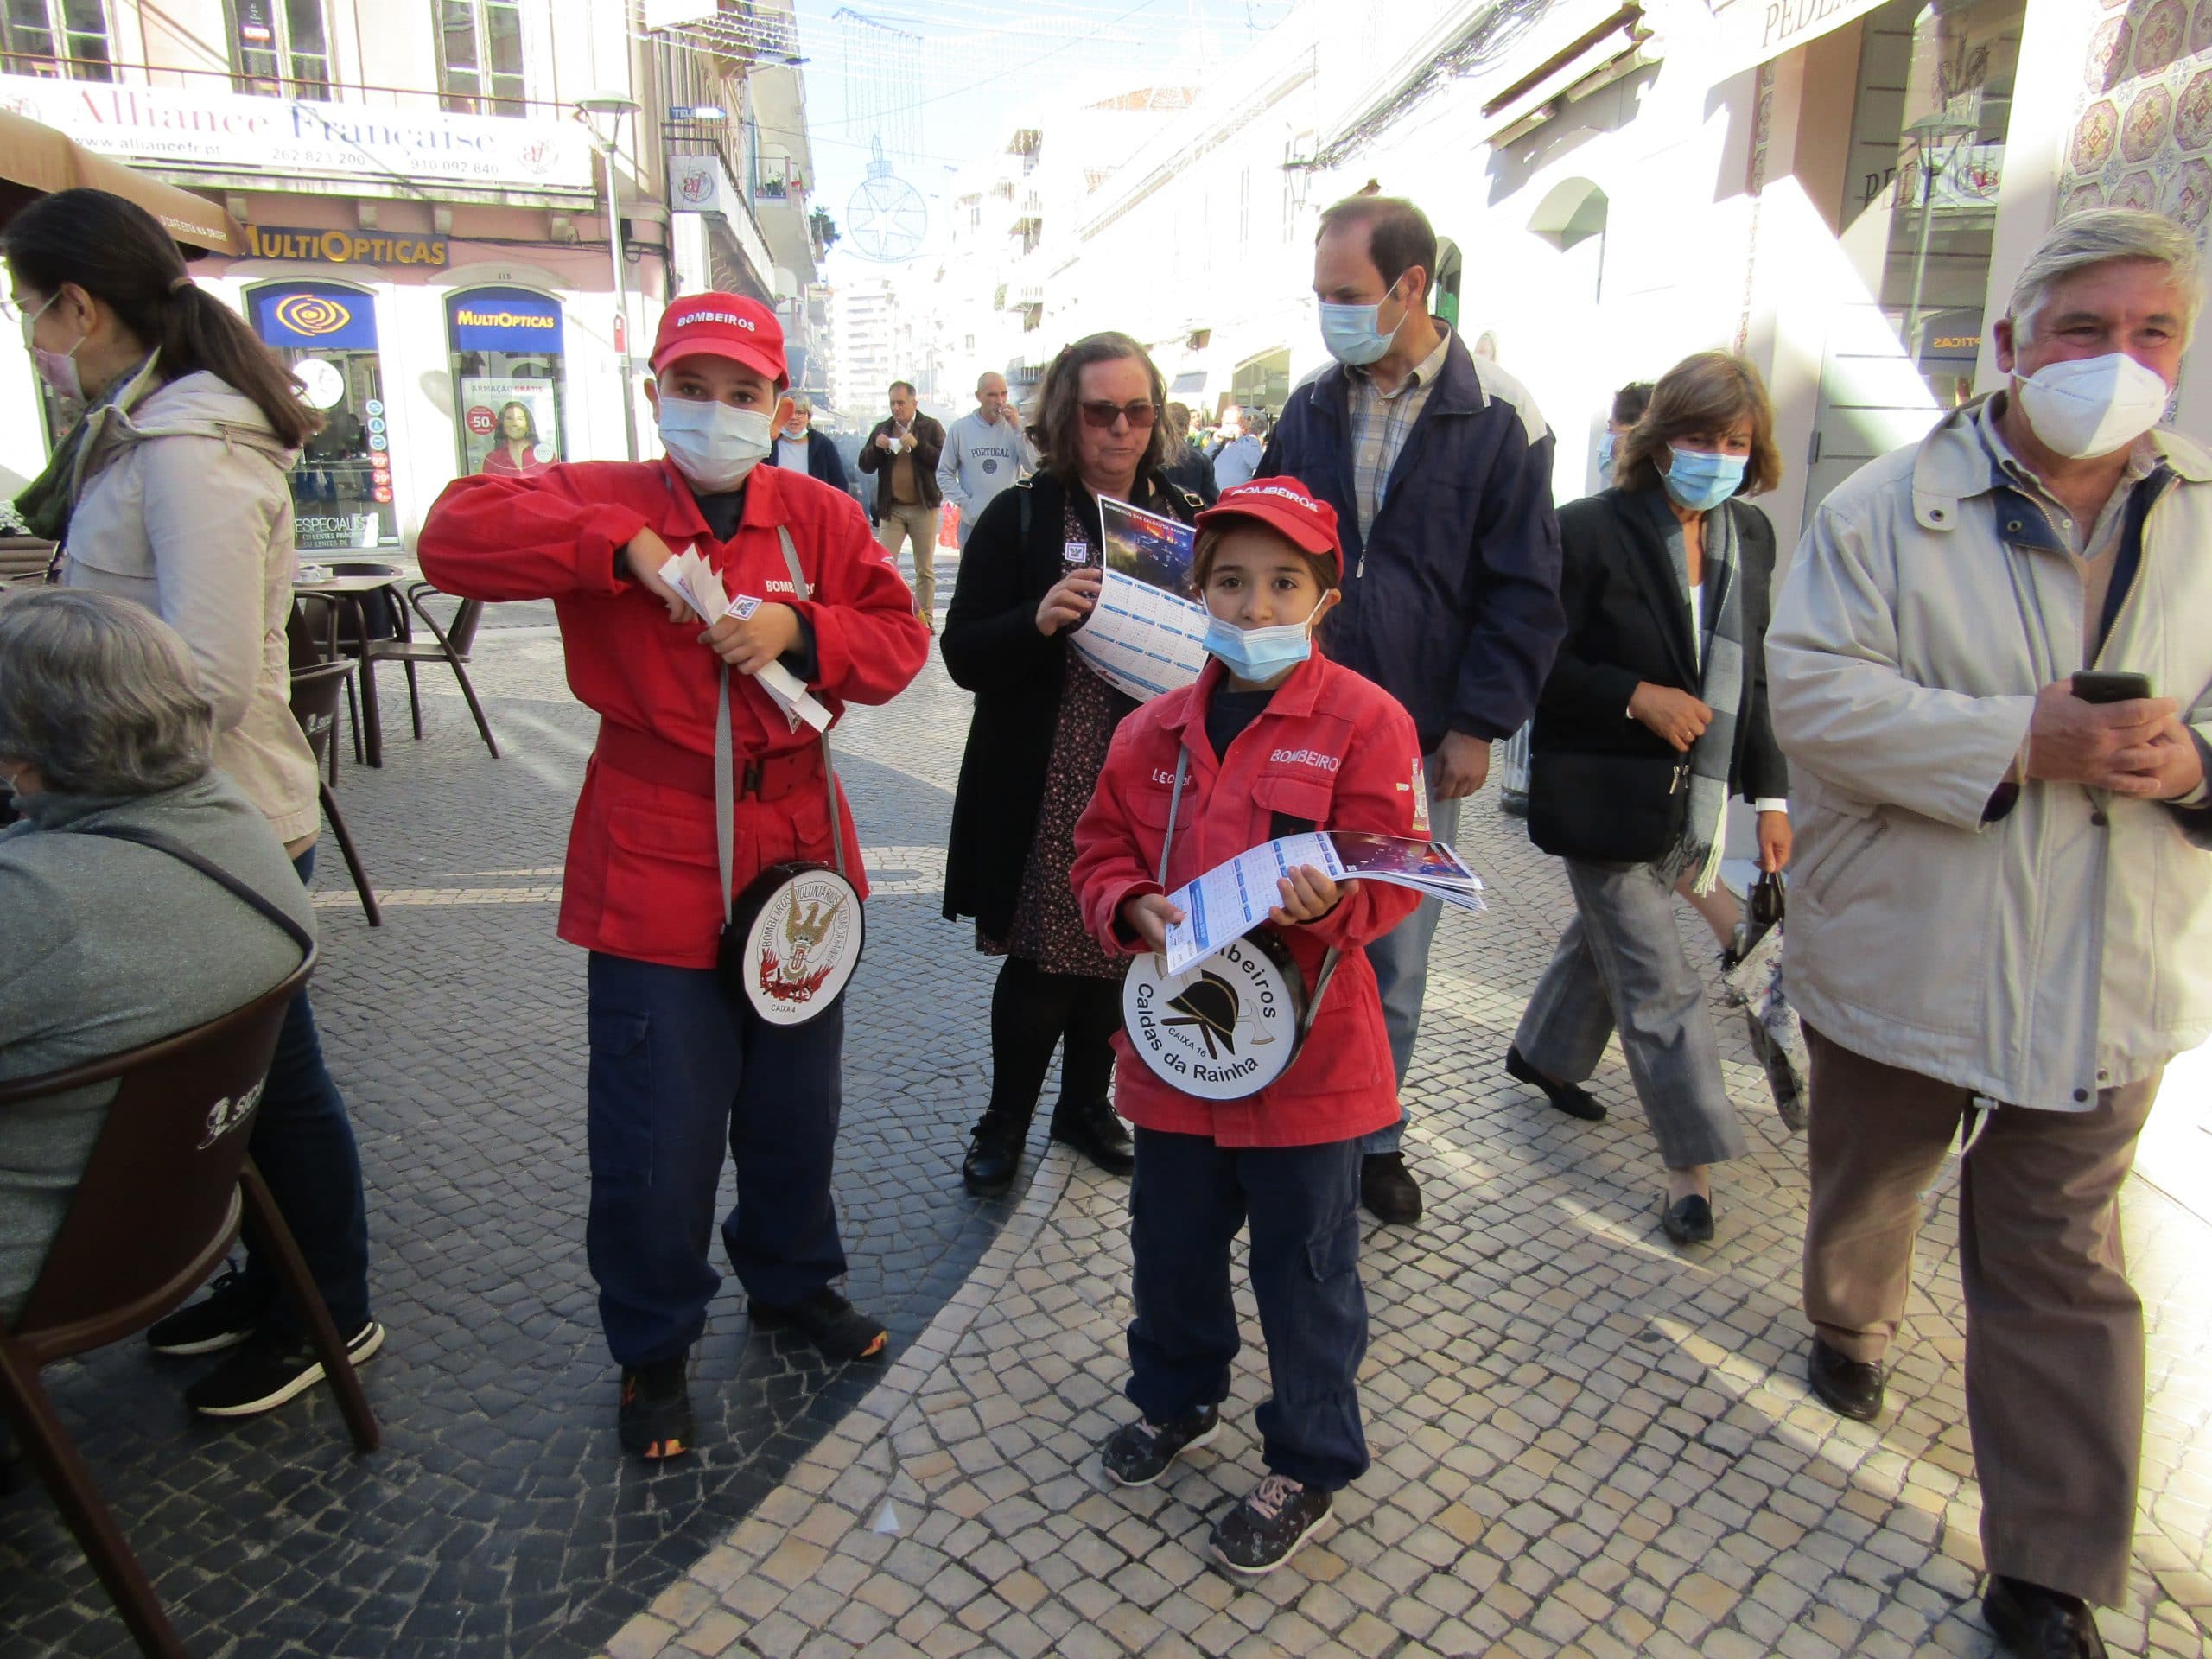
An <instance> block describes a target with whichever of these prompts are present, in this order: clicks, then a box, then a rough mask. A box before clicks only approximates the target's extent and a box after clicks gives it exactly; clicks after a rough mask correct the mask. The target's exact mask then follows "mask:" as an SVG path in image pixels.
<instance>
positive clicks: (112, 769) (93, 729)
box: [0, 588, 215, 795]
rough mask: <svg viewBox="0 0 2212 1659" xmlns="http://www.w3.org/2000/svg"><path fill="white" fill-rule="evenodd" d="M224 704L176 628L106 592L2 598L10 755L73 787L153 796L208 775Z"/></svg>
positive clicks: (50, 591) (82, 791) (72, 791)
mask: <svg viewBox="0 0 2212 1659" xmlns="http://www.w3.org/2000/svg"><path fill="white" fill-rule="evenodd" d="M214 733H215V710H214V708H213V705H212V704H211V703H209V702H208V701H207V697H206V696H203V695H202V694H201V692H200V679H199V675H198V673H197V672H196V671H194V668H193V665H192V653H191V652H190V651H189V650H188V649H187V647H186V645H185V643H184V640H183V639H182V638H181V636H180V635H179V634H178V633H177V632H176V630H175V629H174V628H172V627H170V626H169V625H168V623H166V622H164V621H162V620H161V618H159V617H158V616H156V615H155V614H154V613H152V612H151V611H149V610H147V609H146V608H145V607H143V606H141V605H134V604H132V603H131V602H130V601H128V600H123V599H117V598H115V597H113V596H112V595H110V594H88V593H78V592H73V591H72V590H70V589H67V588H33V589H32V590H30V591H29V592H28V593H19V594H13V595H11V596H10V597H9V598H7V599H6V600H5V601H0V754H3V755H6V756H7V757H8V758H9V759H10V760H21V761H26V762H28V763H29V765H30V766H32V768H33V769H34V770H35V771H36V772H37V773H38V775H39V778H40V779H41V781H42V782H43V783H44V785H46V787H47V788H48V789H50V790H53V791H56V792H58V793H60V794H65V795H152V794H156V793H157V792H159V791H162V790H165V789H175V788H176V787H177V786H178V785H182V784H188V783H191V782H193V781H194V780H195V779H198V778H200V777H201V776H202V775H203V774H205V773H206V772H207V766H208V755H209V752H210V747H211V746H212V744H213V741H214Z"/></svg>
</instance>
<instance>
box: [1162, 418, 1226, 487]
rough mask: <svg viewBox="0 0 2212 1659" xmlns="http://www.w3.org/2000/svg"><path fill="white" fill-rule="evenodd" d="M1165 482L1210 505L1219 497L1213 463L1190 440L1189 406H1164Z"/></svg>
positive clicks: (1196, 444)
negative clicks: (1165, 418)
mask: <svg viewBox="0 0 2212 1659" xmlns="http://www.w3.org/2000/svg"><path fill="white" fill-rule="evenodd" d="M1163 470H1164V471H1165V472H1166V474H1167V481H1168V482H1169V483H1171V484H1173V485H1174V486H1175V487H1176V488H1178V489H1179V490H1187V491H1189V492H1190V493H1192V495H1195V496H1197V497H1198V499H1200V500H1201V501H1204V502H1206V503H1207V504H1209V505H1211V503H1212V501H1213V500H1214V499H1215V498H1216V497H1217V496H1218V495H1219V494H1220V493H1221V491H1220V489H1219V488H1218V487H1217V486H1216V485H1215V483H1214V481H1213V462H1212V461H1211V459H1209V458H1208V456H1207V454H1206V452H1205V447H1204V446H1203V445H1201V444H1199V443H1198V442H1194V441H1193V440H1192V436H1191V406H1190V405H1189V404H1168V405H1167V463H1166V467H1165V468H1163Z"/></svg>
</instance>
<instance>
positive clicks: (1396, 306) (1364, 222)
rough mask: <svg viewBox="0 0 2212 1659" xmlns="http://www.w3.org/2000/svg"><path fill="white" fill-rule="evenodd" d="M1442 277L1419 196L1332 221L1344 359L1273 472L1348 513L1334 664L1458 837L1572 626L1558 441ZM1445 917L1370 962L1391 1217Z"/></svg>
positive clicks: (1325, 253) (1385, 199)
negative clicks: (1409, 752)
mask: <svg viewBox="0 0 2212 1659" xmlns="http://www.w3.org/2000/svg"><path fill="white" fill-rule="evenodd" d="M1435 272H1436V232H1434V231H1433V229H1432V228H1430V226H1429V222H1428V219H1427V216H1426V215H1424V214H1423V213H1421V210H1420V209H1419V208H1418V207H1414V205H1413V203H1411V202H1409V201H1406V200H1401V199H1399V198H1397V197H1393V196H1381V195H1373V196H1370V195H1359V196H1352V197H1350V198H1347V199H1346V200H1343V201H1340V202H1338V203H1337V204H1336V206H1334V207H1331V208H1329V209H1328V210H1327V211H1326V212H1325V213H1323V214H1322V215H1321V228H1320V232H1319V236H1318V237H1317V238H1315V241H1314V248H1313V291H1314V293H1315V294H1316V295H1317V296H1319V299H1320V302H1321V334H1322V340H1323V342H1324V343H1325V345H1326V346H1328V349H1329V354H1330V355H1331V356H1332V357H1333V358H1335V359H1336V362H1335V363H1333V364H1332V365H1330V366H1329V367H1327V368H1325V369H1324V370H1323V371H1322V372H1320V373H1319V375H1317V376H1315V377H1314V378H1313V379H1311V380H1309V381H1307V382H1306V384H1305V385H1301V386H1300V387H1299V388H1298V389H1297V390H1296V391H1293V392H1292V393H1291V395H1290V398H1289V401H1288V402H1287V403H1286V404H1284V406H1283V410H1282V414H1281V418H1280V419H1279V420H1278V421H1277V423H1276V425H1275V429H1274V435H1273V436H1272V437H1271V438H1270V439H1269V440H1268V447H1267V453H1266V455H1265V456H1264V458H1263V459H1262V461H1261V463H1260V476H1262V477H1263V478H1265V477H1272V476H1274V475H1276V474H1290V475H1291V476H1293V477H1296V478H1301V479H1304V480H1306V482H1307V484H1308V485H1309V486H1311V487H1312V489H1313V493H1315V494H1316V495H1317V496H1319V497H1320V498H1321V499H1323V500H1325V501H1326V502H1328V504H1329V505H1331V506H1332V507H1333V508H1334V509H1336V513H1337V523H1338V526H1339V528H1340V530H1341V531H1342V533H1343V536H1344V558H1345V562H1346V564H1347V565H1348V567H1349V569H1347V571H1346V574H1345V576H1344V603H1343V604H1342V605H1341V606H1340V607H1338V610H1337V612H1336V613H1335V615H1334V616H1333V617H1332V618H1331V620H1330V624H1329V639H1328V646H1329V652H1330V654H1331V655H1332V657H1334V658H1336V660H1337V661H1338V662H1340V663H1342V664H1344V666H1345V667H1347V668H1350V669H1351V670H1353V671H1356V672H1357V673H1360V674H1363V675H1365V676H1366V677H1368V678H1370V679H1371V680H1373V681H1374V682H1375V683H1376V684H1378V685H1380V686H1382V687H1383V689H1384V690H1387V691H1389V693H1390V695H1391V696H1395V698H1397V700H1398V701H1399V702H1402V703H1403V704H1404V705H1405V706H1406V710H1407V712H1408V713H1409V714H1410V715H1413V717H1414V727H1415V728H1417V729H1418V730H1419V732H1420V733H1421V751H1422V753H1423V755H1424V756H1425V757H1426V758H1425V759H1424V760H1423V763H1422V779H1423V786H1424V787H1425V788H1426V789H1427V792H1428V800H1429V821H1430V823H1432V824H1433V826H1434V829H1435V833H1436V835H1437V836H1439V837H1440V838H1441V839H1443V840H1446V841H1450V840H1452V838H1453V837H1454V836H1457V835H1458V833H1459V803H1460V801H1461V800H1463V799H1464V798H1466V797H1467V796H1469V795H1471V794H1472V793H1473V792H1474V791H1476V790H1478V789H1480V788H1481V787H1482V785H1483V781H1484V779H1486V778H1487V777H1488V776H1489V775H1490V746H1491V742H1492V741H1493V740H1495V739H1497V738H1503V737H1510V736H1511V735H1512V734H1513V733H1514V732H1515V731H1516V730H1517V729H1518V728H1520V726H1521V725H1522V722H1523V721H1526V720H1527V719H1528V718H1529V715H1530V713H1531V712H1532V711H1533V710H1534V709H1535V706H1536V694H1537V692H1538V691H1539V690H1541V688H1542V686H1543V683H1544V676H1545V674H1546V673H1547V672H1548V671H1549V670H1550V668H1551V664H1552V652H1554V649H1555V648H1556V647H1557V645H1558V644H1559V639H1560V633H1561V632H1563V631H1564V629H1565V626H1566V620H1565V618H1564V616H1563V615H1562V614H1561V613H1560V605H1559V522H1558V520H1557V518H1555V517H1554V514H1553V512H1552V483H1551V480H1552V435H1551V432H1550V430H1549V429H1548V428H1547V427H1546V426H1545V424H1544V417H1543V416H1541V414H1539V413H1538V412H1537V410H1536V405H1535V400H1534V399H1533V398H1531V397H1529V393H1528V391H1526V390H1525V389H1524V388H1523V387H1522V385H1520V383H1519V382H1517V381H1516V380H1515V379H1514V378H1512V377H1511V376H1510V375H1508V374H1506V373H1505V372H1503V370H1501V369H1499V367H1498V366H1497V364H1496V363H1494V362H1491V361H1490V360H1489V359H1479V358H1476V357H1474V356H1472V355H1471V354H1470V353H1469V352H1468V350H1467V347H1466V343H1465V341H1464V340H1461V339H1460V337H1459V334H1458V333H1457V332H1456V331H1455V330H1454V329H1452V327H1450V326H1449V325H1448V324H1446V323H1445V322H1444V321H1442V320H1440V319H1439V318H1436V317H1433V316H1431V315H1429V311H1428V298H1429V285H1430V282H1431V280H1432V278H1433V277H1434V275H1435ZM1442 911H1443V906H1441V905H1440V903H1439V902H1438V901H1437V900H1435V899H1425V900H1423V901H1422V903H1421V906H1419V908H1417V909H1416V910H1415V911H1414V913H1413V914H1412V915H1411V916H1409V917H1408V918H1407V919H1406V920H1405V921H1404V922H1403V923H1402V925H1400V926H1399V927H1398V928H1396V929H1395V931H1393V932H1392V933H1391V934H1390V936H1389V938H1384V939H1380V940H1378V941H1376V944H1375V945H1374V947H1373V948H1372V949H1371V950H1369V952H1368V957H1369V959H1370V961H1371V962H1373V963H1374V964H1375V976H1376V979H1377V980H1378V981H1379V982H1381V984H1382V987H1383V1013H1384V1014H1385V1015H1386V1016H1387V1017H1388V1018H1389V1022H1390V1054H1391V1060H1392V1064H1393V1065H1395V1068H1396V1071H1397V1077H1398V1084H1399V1089H1400V1094H1401V1103H1402V1096H1403V1090H1404V1085H1405V1080H1406V1071H1407V1068H1408V1066H1409V1065H1412V1063H1413V1055H1414V1037H1415V1035H1416V1033H1418V1032H1419V1030H1420V1028H1421V999H1422V995H1423V992H1424V991H1425V990H1426V988H1427V981H1428V950H1429V944H1430V941H1431V940H1432V939H1433V938H1434V937H1435V934H1436V923H1437V918H1438V917H1439V916H1440V915H1441V914H1442ZM1404 1133H1405V1122H1404V1117H1403V1115H1402V1112H1401V1116H1400V1120H1399V1122H1397V1123H1396V1124H1395V1125H1391V1126H1389V1127H1386V1128H1382V1129H1379V1130H1377V1131H1376V1133H1375V1134H1374V1135H1370V1137H1369V1138H1368V1142H1367V1160H1366V1163H1365V1164H1364V1166H1363V1169H1362V1173H1361V1177H1360V1192H1361V1195H1362V1198H1363V1201H1364V1202H1365V1203H1366V1205H1367V1207H1368V1208H1369V1209H1370V1210H1371V1211H1373V1212H1374V1213H1375V1214H1376V1216H1378V1217H1381V1218H1382V1219H1383V1220H1384V1221H1389V1222H1399V1223H1407V1222H1412V1221H1415V1220H1418V1219H1419V1218H1420V1217H1421V1188H1420V1186H1419V1185H1418V1184H1417V1183H1416V1182H1415V1181H1414V1178H1413V1174H1412V1173H1411V1172H1410V1171H1409V1170H1408V1169H1407V1167H1406V1162H1405V1157H1404V1153H1403V1142H1404Z"/></svg>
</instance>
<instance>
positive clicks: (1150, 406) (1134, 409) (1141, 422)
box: [1076, 397, 1160, 431]
mask: <svg viewBox="0 0 2212 1659" xmlns="http://www.w3.org/2000/svg"><path fill="white" fill-rule="evenodd" d="M1076 407H1077V409H1080V410H1082V411H1083V423H1084V425H1085V426H1097V427H1109V426H1111V425H1113V424H1114V423H1115V421H1116V419H1118V418H1120V417H1122V416H1127V417H1128V423H1129V424H1130V425H1131V426H1132V427H1135V429H1138V430H1139V431H1142V430H1143V429H1145V428H1146V427H1148V426H1150V425H1151V424H1152V423H1154V421H1156V420H1158V419H1159V418H1160V405H1159V404H1155V403H1151V402H1143V403H1135V404H1116V403H1113V402H1110V401H1109V400H1108V399H1106V398H1104V397H1098V398H1094V399H1092V400H1091V401H1090V402H1088V403H1083V404H1077V405H1076Z"/></svg>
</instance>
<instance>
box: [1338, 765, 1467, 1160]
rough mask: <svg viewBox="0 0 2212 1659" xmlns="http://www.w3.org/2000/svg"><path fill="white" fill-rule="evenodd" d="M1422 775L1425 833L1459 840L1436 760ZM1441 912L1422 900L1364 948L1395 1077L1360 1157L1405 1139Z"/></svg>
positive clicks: (1454, 808) (1439, 905)
mask: <svg viewBox="0 0 2212 1659" xmlns="http://www.w3.org/2000/svg"><path fill="white" fill-rule="evenodd" d="M1421 776H1422V777H1423V778H1424V779H1427V780H1428V784H1427V788H1428V833H1429V834H1430V835H1431V836H1434V837H1435V838H1436V839H1437V840H1439V841H1446V842H1457V841H1458V840H1459V801H1457V800H1450V801H1440V800H1439V799H1437V798H1436V785H1435V782H1434V779H1435V777H1436V757H1435V756H1434V755H1433V754H1432V755H1428V756H1427V757H1425V758H1424V759H1423V760H1422V761H1421ZM1443 914H1444V901H1443V900H1442V899H1422V900H1421V903H1420V904H1418V905H1416V906H1414V913H1413V914H1412V915H1410V916H1408V917H1407V918H1406V919H1405V920H1404V921H1402V922H1400V923H1399V924H1398V925H1396V926H1395V927H1394V928H1392V929H1391V930H1390V931H1389V932H1388V933H1385V934H1384V935H1383V937H1382V938H1379V939H1377V940H1376V941H1375V942H1374V943H1373V944H1370V945H1369V946H1368V947H1367V962H1368V965H1369V966H1370V967H1371V968H1373V969H1375V988H1376V990H1378V991H1379V992H1381V993H1382V995H1383V1031H1384V1032H1385V1033H1387V1034H1388V1035H1389V1039H1390V1063H1391V1065H1393V1066H1394V1067H1395V1068H1396V1071H1397V1074H1398V1093H1399V1100H1398V1121H1397V1122H1395V1123H1393V1124H1391V1125H1390V1127H1389V1128H1387V1129H1376V1131H1375V1132H1374V1133H1373V1134H1371V1135H1363V1136H1362V1137H1361V1138H1360V1142H1359V1150H1360V1153H1361V1155H1362V1156H1363V1157H1368V1158H1373V1157H1376V1156H1379V1155H1381V1154H1385V1153H1392V1152H1396V1151H1397V1150H1398V1149H1399V1148H1400V1147H1402V1146H1403V1145H1404V1144H1405V1137H1406V1104H1405V1098H1404V1096H1405V1088H1406V1068H1407V1067H1408V1066H1410V1065H1412V1064H1413V1063H1414V1038H1415V1037H1416V1036H1418V1035H1420V1033H1421V1001H1422V999H1423V998H1424V997H1425V996H1426V995H1427V992H1428V947H1429V945H1430V944H1432V943H1433V941H1434V940H1435V938H1436V923H1437V918H1439V917H1440V916H1442V915H1443Z"/></svg>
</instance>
